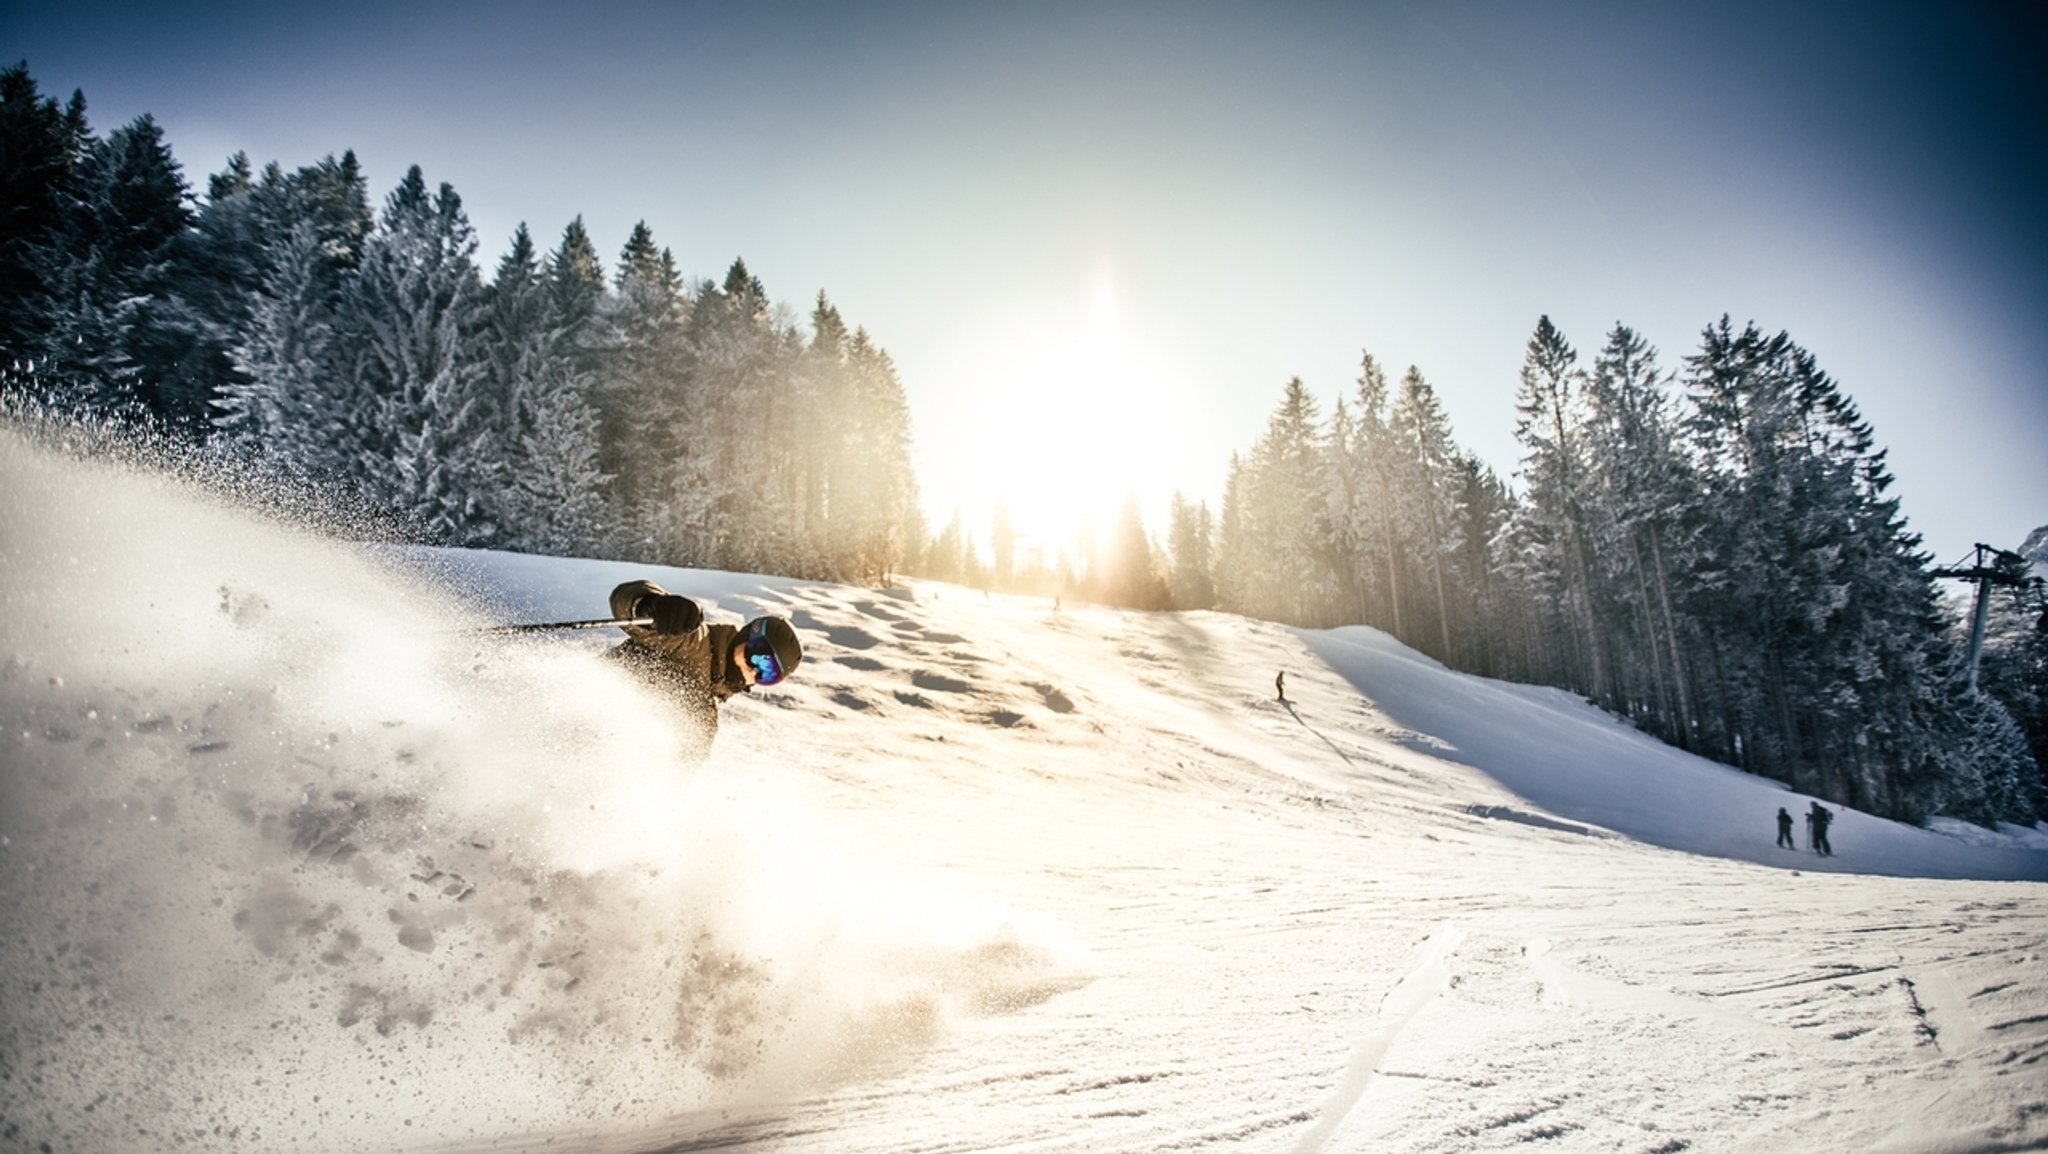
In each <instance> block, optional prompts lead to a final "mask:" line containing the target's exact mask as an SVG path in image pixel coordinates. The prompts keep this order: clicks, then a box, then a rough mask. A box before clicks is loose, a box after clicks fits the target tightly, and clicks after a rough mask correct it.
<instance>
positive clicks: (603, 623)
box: [468, 617, 654, 633]
mask: <svg viewBox="0 0 2048 1154" xmlns="http://www.w3.org/2000/svg"><path fill="white" fill-rule="evenodd" d="M652 624H654V618H652V617H607V618H604V619H601V620H597V621H537V622H534V623H533V624H531V625H486V626H484V627H483V628H481V629H471V630H469V631H468V632H471V633H545V632H547V631H548V630H550V629H610V628H613V627H616V626H620V625H652Z"/></svg>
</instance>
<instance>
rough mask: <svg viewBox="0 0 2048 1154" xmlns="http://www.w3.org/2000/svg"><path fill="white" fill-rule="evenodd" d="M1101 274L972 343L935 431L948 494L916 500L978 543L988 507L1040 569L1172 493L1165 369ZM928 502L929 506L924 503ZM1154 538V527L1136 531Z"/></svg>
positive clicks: (1170, 376) (1173, 421)
mask: <svg viewBox="0 0 2048 1154" xmlns="http://www.w3.org/2000/svg"><path fill="white" fill-rule="evenodd" d="M1121 305H1122V301H1121V300H1120V298H1119V295H1118V293H1117V287H1116V282H1115V279H1114V277H1113V276H1112V275H1111V274H1110V272H1109V271H1108V269H1107V267H1106V266H1105V267H1104V268H1103V269H1101V270H1099V271H1098V272H1097V273H1096V275H1095V276H1094V277H1093V279H1092V281H1091V283H1090V285H1089V289H1088V291H1087V292H1086V293H1085V294H1080V295H1079V297H1078V299H1076V298H1073V297H1070V298H1068V299H1067V300H1066V301H1063V302H1060V304H1059V307H1055V308H1046V309H1040V310H1018V311H1016V312H1014V313H1012V314H1011V315H1009V316H1006V317H1004V318H1002V319H1001V323H998V324H994V325H989V326H987V329H988V331H986V332H985V333H984V334H982V335H981V337H980V338H979V339H978V340H977V342H976V345H975V349H974V357H975V360H974V363H973V366H974V367H973V371H972V381H971V384H969V386H968V387H967V388H965V389H963V390H962V395H961V397H960V400H961V401H962V402H963V403H962V404H960V405H959V407H958V408H957V409H956V411H955V412H954V413H953V414H952V416H951V420H950V422H949V426H950V427H948V428H946V429H944V430H943V431H942V435H943V436H945V437H947V438H949V439H951V440H952V441H954V442H956V443H955V445H954V448H955V453H954V458H955V459H954V468H953V469H952V470H950V472H951V473H952V474H953V475H952V477H950V478H949V479H948V482H949V483H948V482H942V484H946V486H947V489H948V490H950V491H941V492H935V493H931V494H928V495H927V496H928V501H927V504H928V505H938V506H941V507H942V508H943V509H945V510H946V512H945V513H944V515H948V516H950V510H951V509H955V508H957V509H960V510H961V512H962V516H963V518H965V519H966V520H967V528H968V529H969V530H970V531H971V532H972V533H974V534H975V535H977V537H978V538H979V539H980V540H981V541H983V542H986V541H987V533H988V527H989V524H990V516H991V515H992V511H993V508H994V506H995V504H996V503H997V502H1001V503H1002V504H1003V505H1004V506H1005V507H1006V508H1007V510H1008V512H1009V515H1010V519H1011V523H1012V525H1013V526H1014V527H1015V529H1016V531H1017V534H1018V538H1019V545H1020V547H1022V548H1024V549H1034V548H1035V549H1038V550H1040V551H1041V552H1042V553H1043V555H1044V557H1045V559H1046V560H1047V561H1048V562H1050V561H1051V560H1053V559H1054V557H1055V556H1056V555H1057V554H1058V553H1059V552H1061V551H1063V550H1068V549H1070V548H1072V547H1073V545H1074V543H1075V542H1076V541H1077V540H1078V538H1079V536H1080V535H1081V534H1082V533H1083V532H1085V531H1087V530H1090V529H1101V528H1104V527H1107V526H1108V525H1109V524H1110V523H1111V522H1112V519H1113V518H1114V517H1115V516H1116V515H1117V513H1118V511H1119V510H1120V509H1121V508H1122V506H1123V504H1124V502H1125V500H1126V499H1127V498H1128V497H1129V496H1131V495H1134V494H1135V495H1137V496H1138V497H1139V499H1140V501H1141V504H1146V505H1155V506H1156V505H1160V504H1163V501H1164V495H1165V494H1166V493H1168V492H1171V490H1172V489H1173V488H1174V487H1175V484H1176V478H1175V477H1174V476H1173V473H1174V468H1175V453H1174V448H1175V443H1176V441H1175V436H1174V432H1173V430H1174V428H1175V427H1176V425H1177V423H1178V419H1179V414H1178V413H1177V411H1176V408H1175V406H1174V403H1173V400H1174V394H1175V390H1174V387H1173V386H1174V380H1175V377H1176V375H1177V374H1176V373H1175V371H1174V369H1173V367H1172V365H1171V362H1170V360H1169V359H1168V358H1166V357H1164V356H1162V355H1160V354H1159V353H1158V352H1157V346H1156V345H1155V344H1154V343H1153V342H1151V341H1148V340H1147V339H1146V338H1145V336H1144V335H1143V334H1142V333H1141V332H1139V331H1136V330H1135V329H1134V328H1133V326H1131V325H1128V324H1127V323H1125V321H1124V319H1123V315H1122V314H1123V309H1122V307H1121ZM930 498H936V500H932V499H930ZM1148 527H1149V528H1151V529H1152V530H1153V532H1154V533H1155V534H1158V533H1161V532H1163V530H1164V526H1163V525H1148Z"/></svg>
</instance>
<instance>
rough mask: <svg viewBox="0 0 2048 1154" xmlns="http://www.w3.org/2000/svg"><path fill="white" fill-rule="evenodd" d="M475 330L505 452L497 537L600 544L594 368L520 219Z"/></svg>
mask: <svg viewBox="0 0 2048 1154" xmlns="http://www.w3.org/2000/svg"><path fill="white" fill-rule="evenodd" d="M478 340H479V343H480V352H481V353H482V355H483V357H484V359H485V362H486V364H487V365H488V367H489V368H488V377H487V382H488V383H487V387H488V388H489V390H490V392H491V394H492V395H493V398H494V403H493V408H494V410H495V411H496V412H497V414H498V416H499V420H500V422H501V424H500V428H499V432H498V441H499V443H500V444H501V445H503V446H504V452H505V458H504V462H503V466H504V470H505V484H504V485H503V486H502V487H501V488H500V489H499V491H498V492H497V494H495V496H494V497H493V500H492V505H493V519H494V520H495V521H496V523H497V524H498V525H500V526H501V543H502V544H503V545H505V546H506V547H508V548H514V549H524V550H528V551H531V552H536V553H549V554H555V555H561V556H574V555H579V554H581V555H590V554H595V553H600V552H602V550H603V545H604V543H605V540H606V536H607V522H608V521H609V517H608V516H607V505H606V494H607V488H608V485H609V482H610V478H609V477H607V476H606V475H605V474H604V472H603V471H602V469H600V467H599V465H598V459H599V450H600V445H599V435H598V418H597V411H596V410H595V409H594V408H593V407H592V406H591V405H590V403H589V400H588V394H589V390H590V378H589V375H588V374H587V373H586V372H583V371H582V370H581V368H580V365H579V361H580V359H581V358H580V357H579V356H578V355H577V350H576V348H575V347H574V345H573V343H572V339H571V332H570V330H569V328H568V327H566V326H564V325H563V324H561V323H559V318H557V317H556V315H555V302H554V299H553V297H552V294H551V293H550V291H549V284H548V281H547V278H546V276H545V275H544V273H543V271H542V269H541V266H540V261H539V259H538V258H537V256H536V254H535V251H534V246H533V239H532V237H531V236H530V235H529V234H528V232H527V230H526V226H525V225H524V224H521V225H520V226H519V229H518V231H517V232H516V233H514V235H513V238H512V248H511V249H510V250H509V251H508V252H507V253H506V254H505V256H504V258H503V259H502V260H500V261H499V264H498V269H497V272H496V274H495V275H494V277H493V278H492V281H491V284H490V286H489V287H488V288H487V289H486V290H485V292H484V305H483V312H482V325H481V331H480V333H479V337H478Z"/></svg>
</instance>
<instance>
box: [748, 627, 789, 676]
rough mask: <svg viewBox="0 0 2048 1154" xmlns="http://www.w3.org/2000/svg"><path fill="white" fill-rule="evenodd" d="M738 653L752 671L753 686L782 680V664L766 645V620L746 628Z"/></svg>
mask: <svg viewBox="0 0 2048 1154" xmlns="http://www.w3.org/2000/svg"><path fill="white" fill-rule="evenodd" d="M740 653H741V654H742V655H743V656H744V657H745V658H746V659H747V664H748V665H750V666H752V667H753V669H754V684H756V685H773V684H775V683H776V682H778V681H780V680H782V662H781V661H779V660H777V659H776V657H775V647H774V646H773V645H770V644H769V643H768V619H767V618H765V617H763V618H762V619H760V620H759V621H756V622H754V623H753V624H752V625H750V626H748V627H747V640H746V642H745V643H744V644H743V645H742V646H741V647H740Z"/></svg>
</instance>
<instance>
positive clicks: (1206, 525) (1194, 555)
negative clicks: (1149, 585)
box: [1167, 491, 1216, 609]
mask: <svg viewBox="0 0 2048 1154" xmlns="http://www.w3.org/2000/svg"><path fill="white" fill-rule="evenodd" d="M1168 508H1169V513H1168V516H1169V525H1168V529H1167V552H1168V555H1169V560H1170V563H1171V566H1172V567H1171V569H1170V570H1169V575H1168V579H1167V583H1168V586H1169V587H1170V590H1171V594H1172V605H1173V607H1174V608H1175V609H1209V608H1213V607H1214V606H1215V604H1216V583H1215V580H1214V578H1213V577H1211V575H1210V566H1211V560H1210V558H1211V554H1212V553H1213V552H1214V549H1215V546H1214V535H1215V530H1214V527H1213V526H1212V525H1211V524H1210V518H1209V506H1208V505H1207V504H1200V505H1198V504H1195V503H1193V502H1191V501H1189V500H1188V499H1187V498H1186V497H1184V496H1182V495H1181V494H1180V493H1179V492H1178V491H1176V492H1175V493H1174V494H1173V499H1172V502H1171V504H1170V505H1169V507H1168Z"/></svg>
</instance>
